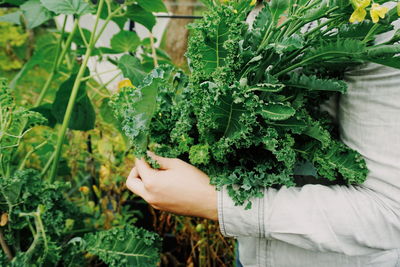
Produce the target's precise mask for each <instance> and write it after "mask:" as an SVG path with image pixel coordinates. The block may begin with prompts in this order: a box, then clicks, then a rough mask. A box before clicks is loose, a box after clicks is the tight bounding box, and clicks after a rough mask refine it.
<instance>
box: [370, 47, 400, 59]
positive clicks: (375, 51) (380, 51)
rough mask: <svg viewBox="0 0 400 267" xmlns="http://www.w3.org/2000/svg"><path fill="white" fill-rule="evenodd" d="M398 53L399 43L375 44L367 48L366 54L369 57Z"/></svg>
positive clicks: (399, 51) (399, 49)
mask: <svg viewBox="0 0 400 267" xmlns="http://www.w3.org/2000/svg"><path fill="white" fill-rule="evenodd" d="M398 53H400V44H393V45H377V46H373V47H370V48H368V49H367V55H368V57H369V58H370V57H371V58H379V57H389V56H395V55H396V54H398Z"/></svg>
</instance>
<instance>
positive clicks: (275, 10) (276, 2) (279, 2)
mask: <svg viewBox="0 0 400 267" xmlns="http://www.w3.org/2000/svg"><path fill="white" fill-rule="evenodd" d="M289 3H290V1H289V0H272V1H271V3H270V9H271V14H272V18H273V21H274V22H275V23H276V22H277V21H278V19H279V17H280V16H281V15H282V14H283V13H284V12H285V11H286V10H287V9H288V8H289Z"/></svg>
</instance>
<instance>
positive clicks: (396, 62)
mask: <svg viewBox="0 0 400 267" xmlns="http://www.w3.org/2000/svg"><path fill="white" fill-rule="evenodd" d="M369 61H371V62H374V63H377V64H381V65H385V66H388V67H392V68H396V69H400V56H396V57H383V58H370V59H369Z"/></svg>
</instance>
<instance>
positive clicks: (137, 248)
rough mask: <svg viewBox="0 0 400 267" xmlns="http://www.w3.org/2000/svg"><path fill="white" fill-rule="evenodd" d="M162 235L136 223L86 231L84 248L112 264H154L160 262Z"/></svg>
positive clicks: (83, 242) (150, 265) (112, 265)
mask: <svg viewBox="0 0 400 267" xmlns="http://www.w3.org/2000/svg"><path fill="white" fill-rule="evenodd" d="M160 248H161V239H160V237H159V236H158V235H157V234H155V233H152V232H148V231H146V230H144V229H141V228H136V227H133V226H125V227H124V228H113V229H111V230H107V231H98V232H96V233H90V234H86V235H85V236H84V238H83V240H82V249H83V250H85V251H87V252H89V253H90V254H93V255H97V256H98V257H99V258H100V259H101V260H102V261H104V262H105V263H106V264H108V265H109V266H111V267H122V266H127V267H128V266H140V267H142V266H143V267H146V266H148V267H153V266H156V265H157V263H158V262H159V250H160Z"/></svg>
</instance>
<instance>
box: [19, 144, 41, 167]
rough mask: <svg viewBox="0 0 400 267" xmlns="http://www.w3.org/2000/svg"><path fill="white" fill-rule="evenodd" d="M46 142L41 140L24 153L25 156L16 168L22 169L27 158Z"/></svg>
mask: <svg viewBox="0 0 400 267" xmlns="http://www.w3.org/2000/svg"><path fill="white" fill-rule="evenodd" d="M46 144H47V140H46V141H44V142H42V143H41V144H39V145H38V146H36V147H34V148H33V149H32V150H31V151H29V152H28V153H26V156H25V158H24V159H23V160H22V162H21V164H20V165H19V167H18V170H20V171H22V169H23V168H24V167H25V164H26V162H27V160H28V158H29V157H30V156H31V155H32V154H33V153H34V152H35V151H37V150H38V149H40V148H42V147H43V146H44V145H46Z"/></svg>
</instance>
